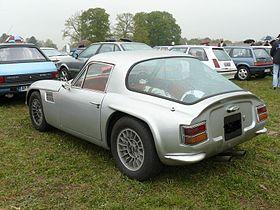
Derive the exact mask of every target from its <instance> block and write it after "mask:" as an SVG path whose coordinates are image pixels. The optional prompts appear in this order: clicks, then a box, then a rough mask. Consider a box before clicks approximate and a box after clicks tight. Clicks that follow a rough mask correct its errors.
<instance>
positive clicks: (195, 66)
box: [27, 51, 267, 181]
mask: <svg viewBox="0 0 280 210" xmlns="http://www.w3.org/2000/svg"><path fill="white" fill-rule="evenodd" d="M27 104H28V106H29V112H30V118H31V121H32V124H33V126H34V127H35V128H36V129H37V130H39V131H46V130H47V128H48V127H49V125H51V126H54V127H56V128H58V129H60V130H63V131H65V132H67V133H70V134H72V135H74V136H77V137H79V138H82V139H85V140H87V141H90V142H92V143H94V144H96V145H99V146H101V147H104V148H106V149H110V150H111V152H112V154H113V157H114V160H115V162H116V165H117V167H118V169H119V170H120V171H121V172H122V173H124V174H126V175H127V176H128V177H130V178H132V179H137V180H140V181H142V180H146V179H149V178H150V177H152V176H155V175H157V174H158V173H159V172H160V169H161V168H162V166H163V165H164V164H166V165H185V164H192V163H196V162H199V161H202V160H204V159H206V158H209V157H211V156H214V155H217V154H219V153H221V152H223V151H226V150H228V149H231V148H233V147H234V146H236V145H238V144H240V143H243V142H245V141H247V140H250V139H251V138H253V137H255V136H256V135H258V134H262V133H265V132H266V129H265V128H264V126H265V123H266V119H267V110H266V106H265V105H264V103H263V102H262V101H261V100H259V99H258V98H257V97H256V96H255V95H253V94H252V93H250V92H247V91H245V90H243V89H241V88H240V87H238V86H237V85H235V84H234V83H232V82H231V81H229V80H227V79H226V78H224V77H223V76H221V75H220V74H218V73H217V72H215V71H213V70H212V69H210V68H209V67H208V66H207V65H205V64H203V63H202V62H201V61H199V60H198V59H196V58H193V57H190V56H187V55H184V54H175V53H171V52H160V51H146V52H144V51H138V52H136V51H135V52H118V53H106V54H99V55H96V56H94V57H92V58H91V59H89V61H87V63H86V64H85V66H84V67H83V69H82V70H81V71H80V73H79V74H78V75H77V77H76V78H75V79H73V80H72V81H69V82H63V81H50V80H46V81H40V82H36V83H34V84H32V86H31V87H30V89H29V92H28V94H27Z"/></svg>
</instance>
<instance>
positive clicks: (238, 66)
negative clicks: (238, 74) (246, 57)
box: [236, 63, 250, 70]
mask: <svg viewBox="0 0 280 210" xmlns="http://www.w3.org/2000/svg"><path fill="white" fill-rule="evenodd" d="M242 66H244V67H246V68H248V69H249V70H250V66H249V65H248V64H247V63H239V64H238V65H237V66H236V67H237V68H240V67H242Z"/></svg>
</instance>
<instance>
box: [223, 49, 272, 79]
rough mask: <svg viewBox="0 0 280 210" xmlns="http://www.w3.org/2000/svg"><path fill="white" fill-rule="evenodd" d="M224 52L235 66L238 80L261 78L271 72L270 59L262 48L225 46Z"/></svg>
mask: <svg viewBox="0 0 280 210" xmlns="http://www.w3.org/2000/svg"><path fill="white" fill-rule="evenodd" d="M225 50H226V51H227V53H228V54H229V55H230V57H231V58H232V60H233V61H234V63H235V65H236V66H237V70H238V73H237V75H236V77H237V78H238V79H239V80H247V79H250V78H251V76H256V77H260V78H263V77H265V76H266V75H270V74H271V72H272V69H273V62H272V58H271V57H270V55H269V54H268V53H267V51H266V49H264V47H263V46H227V47H225Z"/></svg>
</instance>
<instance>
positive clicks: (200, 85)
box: [127, 57, 242, 104]
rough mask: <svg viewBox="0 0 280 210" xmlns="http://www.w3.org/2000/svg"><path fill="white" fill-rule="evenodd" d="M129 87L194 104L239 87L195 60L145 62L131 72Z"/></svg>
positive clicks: (179, 59) (178, 58) (162, 59)
mask: <svg viewBox="0 0 280 210" xmlns="http://www.w3.org/2000/svg"><path fill="white" fill-rule="evenodd" d="M127 88H128V89H129V90H132V91H136V92H141V93H144V94H148V95H153V96H157V97H161V98H165V99H169V100H172V101H176V102H180V103H185V104H192V103H196V102H198V101H200V100H203V99H204V98H207V97H210V96H213V95H218V94H222V93H227V92H235V91H242V89H241V88H240V87H238V86H237V85H235V84H234V83H232V82H230V81H229V80H228V79H226V78H225V77H223V76H222V75H220V74H218V73H217V72H216V71H214V70H212V69H211V68H209V67H208V66H206V65H205V64H203V63H202V62H200V61H199V60H197V59H194V58H185V57H173V58H161V59H154V60H149V61H143V62H141V63H139V64H137V65H135V66H134V67H133V69H132V70H131V71H130V72H129V73H128V77H127Z"/></svg>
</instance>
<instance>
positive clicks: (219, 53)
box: [213, 48, 231, 61]
mask: <svg viewBox="0 0 280 210" xmlns="http://www.w3.org/2000/svg"><path fill="white" fill-rule="evenodd" d="M213 53H214V54H215V56H216V58H217V59H218V61H231V58H230V57H229V55H228V54H227V53H226V52H225V51H224V50H223V49H218V48H217V49H213Z"/></svg>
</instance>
